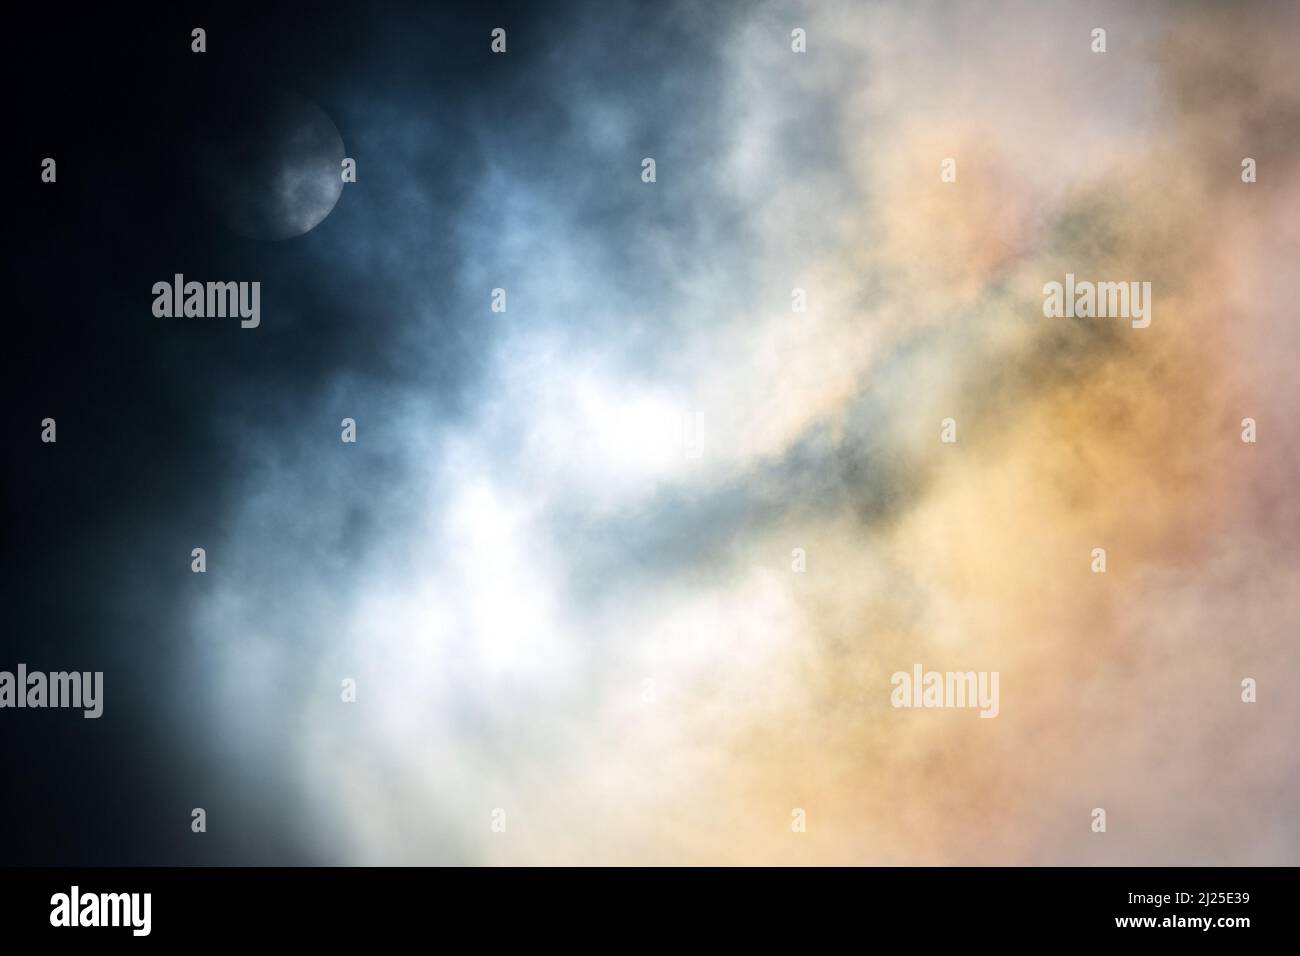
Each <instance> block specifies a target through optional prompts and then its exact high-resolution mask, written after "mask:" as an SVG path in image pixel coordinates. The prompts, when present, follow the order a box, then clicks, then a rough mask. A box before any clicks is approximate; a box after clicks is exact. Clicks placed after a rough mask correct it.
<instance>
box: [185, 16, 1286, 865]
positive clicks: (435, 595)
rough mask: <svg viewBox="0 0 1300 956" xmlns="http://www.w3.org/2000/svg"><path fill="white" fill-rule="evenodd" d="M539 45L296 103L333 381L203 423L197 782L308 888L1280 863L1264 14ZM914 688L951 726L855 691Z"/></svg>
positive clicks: (1281, 230) (1271, 81)
mask: <svg viewBox="0 0 1300 956" xmlns="http://www.w3.org/2000/svg"><path fill="white" fill-rule="evenodd" d="M551 27H552V29H551V31H550V32H549V34H548V35H540V34H539V33H538V32H536V31H534V32H532V33H530V34H528V35H525V34H523V33H516V34H512V38H511V42H512V44H514V45H515V47H516V48H517V49H520V50H523V49H525V48H527V49H529V50H530V51H531V52H530V53H529V54H528V55H530V56H532V57H533V58H534V59H533V61H532V62H533V63H534V65H535V67H536V68H537V69H538V70H541V69H542V68H544V69H545V74H544V76H542V75H541V74H540V73H539V74H538V75H535V76H533V77H531V78H529V77H527V76H523V75H516V76H515V77H514V78H513V79H511V80H509V81H503V82H501V83H498V84H496V85H494V86H492V87H491V88H489V89H485V90H482V91H468V92H467V93H466V97H465V99H464V101H463V102H462V103H461V105H460V106H459V107H448V106H446V105H444V106H443V107H442V108H443V109H444V110H446V111H448V113H449V114H454V115H450V116H448V117H445V118H439V117H437V116H433V118H430V116H432V115H433V114H430V113H425V112H422V111H421V108H420V106H419V104H418V103H415V102H412V101H410V100H409V99H402V98H395V99H392V100H388V99H385V98H384V96H383V94H382V91H380V90H378V89H377V87H376V86H375V85H373V84H372V85H370V86H366V85H365V84H361V85H360V87H359V88H358V89H357V90H356V91H354V93H353V95H352V97H351V98H350V99H348V100H346V101H344V102H341V103H339V104H336V107H337V108H336V109H335V111H334V114H333V115H334V119H335V120H336V121H337V123H338V125H339V128H340V130H341V131H342V134H343V137H344V140H345V143H346V147H347V150H348V155H349V156H358V157H361V158H360V160H359V169H360V170H361V175H360V177H359V182H358V183H357V184H356V185H355V186H351V185H350V186H348V187H347V189H345V194H344V196H343V198H342V200H340V203H339V207H338V208H337V209H336V210H335V212H334V213H333V214H332V215H331V217H330V219H329V220H327V221H326V223H325V224H324V225H322V226H321V227H320V228H319V229H318V231H317V232H318V234H314V235H313V236H312V237H310V241H311V242H312V243H314V245H312V246H310V247H309V248H310V249H311V251H312V254H313V255H314V256H316V257H318V260H319V261H318V265H319V269H318V270H317V271H318V272H319V273H320V274H321V275H323V276H328V277H329V278H328V279H326V280H323V281H325V282H326V283H327V286H328V288H330V289H333V290H335V291H337V292H338V294H340V295H354V296H356V301H357V302H358V303H360V304H358V305H357V306H356V307H354V308H353V310H352V315H353V316H354V317H355V321H356V327H355V331H354V332H351V333H349V334H351V335H355V337H356V338H357V340H358V341H359V342H360V341H365V342H367V343H369V344H368V345H367V347H366V348H367V350H366V352H365V354H366V355H367V356H369V357H370V359H371V361H370V362H369V364H362V363H358V362H354V363H350V364H349V365H348V366H347V371H346V374H342V373H340V374H338V375H329V376H326V377H325V378H324V379H323V381H324V382H325V383H326V384H323V385H319V386H316V387H313V388H311V389H310V390H306V391H304V392H300V393H297V394H293V395H278V396H274V397H272V398H269V399H268V398H267V391H266V389H265V388H264V384H263V383H262V382H261V381H260V380H259V379H257V378H253V377H250V378H249V379H248V380H247V381H246V382H243V383H236V384H234V385H232V386H231V387H230V388H229V390H228V391H227V392H226V393H225V395H224V396H223V400H224V401H225V405H224V409H225V419H224V421H225V425H226V426H227V430H226V432H225V433H224V439H225V440H226V441H228V442H229V444H230V447H232V448H234V449H236V452H235V457H234V460H233V463H232V472H233V474H234V475H236V476H237V477H236V481H237V484H236V486H235V487H234V488H233V489H231V493H230V501H231V502H232V504H231V508H230V512H229V513H228V514H226V515H225V517H224V519H223V521H222V525H221V526H222V532H221V536H220V540H218V541H215V542H213V544H212V545H211V547H210V553H211V555H212V558H211V560H212V562H213V565H214V567H215V568H219V569H220V570H219V571H214V572H213V573H212V574H210V575H209V577H210V579H211V580H210V581H209V582H207V583H208V591H207V593H206V594H205V595H204V596H203V597H201V598H196V603H195V605H194V607H193V614H192V619H191V621H190V628H191V630H192V633H193V635H194V643H193V648H192V655H193V656H192V663H193V668H194V674H195V675H199V676H196V677H195V679H196V680H197V681H199V682H200V685H201V686H202V687H203V688H204V690H203V692H202V696H203V698H204V699H205V700H209V701H211V702H213V706H214V708H215V713H216V714H218V715H219V716H217V717H216V718H215V724H216V726H217V727H218V728H219V734H218V736H219V739H220V740H221V741H222V743H221V744H219V745H217V748H216V754H217V757H218V760H219V763H220V764H221V765H222V766H225V767H227V768H228V769H229V773H230V774H231V775H232V778H234V779H238V780H241V781H244V782H245V783H246V785H247V786H248V787H251V788H253V791H254V792H257V788H259V787H263V788H266V789H267V790H268V791H269V790H271V789H274V790H275V794H274V797H275V799H276V800H277V801H280V804H282V805H283V806H285V807H292V808H296V809H295V810H294V812H293V815H292V819H291V820H286V821H285V829H286V831H288V832H290V833H292V835H293V839H295V840H296V841H298V842H299V843H300V844H301V845H302V846H304V847H306V848H307V851H306V852H307V853H309V854H310V855H311V856H312V857H313V858H315V859H319V860H324V861H332V862H360V863H566V864H567V863H633V862H636V863H743V864H749V863H851V864H857V863H880V864H906V863H924V864H944V863H946V864H989V863H993V864H1015V863H1032V864H1099V863H1112V864H1137V863H1144V864H1171V863H1172V864H1185V863H1225V864H1226V863H1294V862H1295V861H1296V859H1297V853H1298V851H1300V834H1298V833H1297V829H1296V823H1295V813H1294V810H1295V806H1296V802H1297V799H1298V798H1300V789H1298V788H1300V780H1298V778H1297V766H1298V764H1297V758H1296V754H1295V738H1294V733H1295V728H1296V727H1297V725H1298V724H1300V704H1298V703H1297V697H1296V695H1295V694H1294V693H1292V692H1291V690H1290V688H1291V687H1293V686H1294V681H1295V679H1296V677H1297V674H1296V670H1297V666H1298V665H1300V651H1298V650H1297V644H1296V639H1295V638H1296V633H1295V626H1296V621H1297V620H1298V619H1300V545H1298V542H1300V538H1298V537H1297V532H1300V514H1298V513H1297V500H1296V496H1295V494H1294V485H1295V481H1296V475H1297V464H1298V461H1297V454H1296V451H1295V449H1296V448H1297V447H1298V446H1297V441H1300V428H1297V424H1296V421H1297V419H1296V410H1297V408H1300V385H1298V384H1297V378H1296V376H1295V374H1294V369H1293V366H1294V360H1295V356H1296V354H1297V346H1298V345H1300V341H1298V337H1300V334H1298V333H1297V331H1296V330H1297V323H1296V314H1295V302H1296V301H1297V297H1298V296H1300V279H1298V278H1297V275H1298V273H1297V270H1296V269H1295V263H1296V262H1297V261H1298V257H1297V254H1298V253H1300V227H1298V226H1297V223H1298V222H1300V215H1298V214H1300V169H1298V167H1297V157H1300V122H1298V120H1300V71H1298V70H1297V67H1296V65H1295V56H1294V54H1295V39H1296V37H1297V36H1300V8H1297V7H1296V6H1295V5H1294V4H1287V3H1276V4H1266V3H1259V4H1251V3H1247V4H1232V5H1228V4H1222V5H1219V4H1194V3H1160V4H1156V3H1149V4H1141V5H1137V4H1127V3H1116V4H1110V5H1105V4H1103V5H1083V4H1062V3H1030V2H1025V3H1012V4H967V5H961V7H960V8H958V5H939V4H934V5H931V4H913V3H903V2H899V3H889V4H860V3H849V2H842V3H824V2H819V3H815V4H808V5H806V6H790V5H785V4H774V3H772V4H757V5H753V4H735V5H727V6H725V7H721V6H715V5H713V4H709V5H697V4H687V3H683V4H681V5H679V6H676V7H674V8H672V9H671V11H659V12H657V13H656V14H655V15H654V16H653V17H652V16H650V15H649V14H648V13H637V12H633V11H632V9H631V8H618V9H616V10H613V11H611V12H610V13H609V14H608V16H605V15H602V16H600V17H594V18H582V17H576V16H575V17H573V18H572V19H569V18H565V17H559V18H557V19H556V20H555V21H554V22H553V23H552V24H551ZM796 27H800V28H803V29H805V30H806V31H807V47H808V52H807V53H806V54H795V53H792V52H791V48H790V31H791V30H792V29H794V28H796ZM1094 27H1103V28H1105V29H1106V31H1107V43H1108V50H1107V52H1106V53H1104V54H1099V53H1094V52H1092V50H1091V49H1090V42H1091V41H1090V33H1091V30H1092V29H1093V28H1094ZM372 39H373V42H374V43H376V44H377V46H378V48H379V49H380V50H383V49H385V47H384V44H385V43H388V44H390V45H392V46H393V48H394V49H398V50H400V49H402V48H403V47H402V43H403V41H402V40H401V38H399V37H397V36H396V35H393V36H387V37H385V36H379V37H376V38H372ZM509 55H510V56H514V55H515V54H514V53H511V54H509ZM512 103H518V104H521V105H520V106H517V107H516V106H512V105H511V104H512ZM646 156H650V157H654V158H655V159H656V162H657V182H656V183H654V184H653V185H649V184H645V183H642V182H641V181H640V178H639V173H640V161H641V159H642V158H643V157H646ZM453 157H454V161H453ZM949 157H951V158H954V159H955V160H956V170H957V181H956V182H955V183H944V182H942V181H941V178H940V164H941V162H942V161H943V160H944V159H945V158H949ZM1244 157H1252V158H1254V159H1255V160H1256V161H1257V163H1258V169H1259V180H1258V182H1257V183H1254V184H1246V183H1243V182H1242V179H1241V160H1242V159H1243V158H1244ZM432 183H436V185H431V184H432ZM435 193H436V195H435ZM448 195H450V196H452V197H454V198H453V199H452V200H448V199H447V196H448ZM1066 273H1073V274H1075V275H1077V276H1078V277H1079V278H1080V279H1093V280H1113V281H1149V282H1150V283H1151V284H1152V289H1153V294H1152V295H1153V301H1152V305H1153V309H1152V323H1151V325H1150V327H1149V328H1145V329H1135V328H1132V327H1131V326H1130V324H1129V323H1128V322H1127V321H1116V320H1111V319H1064V318H1057V319H1049V318H1045V317H1044V315H1043V286H1044V284H1045V283H1047V282H1051V281H1062V280H1063V278H1064V276H1065V275H1066ZM266 286H267V288H268V291H267V292H266V293H265V295H266V300H265V304H264V306H263V311H264V314H265V315H266V316H267V319H266V320H265V325H266V327H267V328H266V330H265V331H266V332H267V334H268V335H274V334H276V331H275V328H276V320H275V318H274V316H275V314H276V313H275V312H274V307H275V305H276V300H275V293H274V290H273V284H272V283H271V282H270V281H268V282H267V283H266ZM494 287H502V288H505V289H506V290H507V296H508V299H507V302H508V306H507V311H506V312H504V313H493V312H492V311H491V310H490V309H489V302H490V292H491V290H492V289H493V288H494ZM795 288H801V289H804V290H806V294H807V303H808V307H807V311H806V312H794V311H792V309H791V290H792V289H795ZM361 293H364V295H363V294H361ZM280 302H281V311H280V313H279V315H280V316H281V319H280V322H281V323H282V325H281V328H284V325H283V323H285V322H287V321H290V320H288V319H286V318H285V316H286V314H288V313H291V312H292V305H291V304H290V298H289V297H288V296H287V295H284V296H282V297H281V300H280ZM292 321H296V322H299V323H300V326H297V327H299V328H308V327H309V326H310V316H307V315H302V316H300V317H297V318H295V319H293V320H292ZM304 361H306V362H309V363H310V362H312V361H313V359H312V358H311V356H310V355H308V356H305V357H304ZM268 409H272V410H275V411H274V412H273V413H268ZM345 416H347V417H352V418H355V420H356V421H357V423H358V442H357V444H356V445H355V446H354V445H345V444H343V443H341V442H339V440H338V432H337V428H336V427H335V423H337V422H339V421H340V420H341V419H342V418H343V417H345ZM1246 417H1250V418H1253V419H1255V420H1256V422H1257V423H1258V429H1259V440H1258V442H1257V443H1255V444H1246V443H1243V442H1242V441H1241V439H1240V433H1241V421H1242V419H1243V418H1246ZM945 418H952V419H954V420H955V422H956V428H957V436H958V440H957V441H956V442H955V443H952V444H947V443H943V442H941V441H940V428H941V422H942V421H943V420H944V419H945ZM1098 547H1102V548H1105V549H1106V554H1107V562H1108V567H1107V571H1106V573H1105V574H1094V573H1093V572H1092V570H1091V567H1090V565H1091V562H1092V557H1091V555H1092V550H1093V549H1094V548H1098ZM794 549H803V550H804V551H805V552H806V555H807V570H806V572H805V573H802V574H800V573H795V572H793V571H792V551H793V550H794ZM915 663H921V664H923V665H924V666H925V667H926V668H928V669H932V670H954V671H967V670H976V671H997V672H999V673H1000V675H1001V701H1000V713H999V715H998V716H997V718H996V719H990V720H984V719H979V718H978V717H977V716H976V714H975V712H973V711H970V710H913V709H895V708H893V707H891V706H890V690H891V688H890V675H891V674H892V673H894V672H895V671H899V670H903V671H909V672H910V671H911V668H912V666H913V664H915ZM1247 677H1250V678H1254V679H1256V680H1257V681H1258V684H1259V701H1258V703H1256V704H1253V705H1247V704H1244V703H1242V701H1241V681H1242V680H1243V679H1244V678H1247ZM344 678H352V679H355V681H356V682H357V697H358V699H357V702H356V703H355V704H345V703H343V702H342V701H341V700H340V691H339V688H340V682H341V681H342V680H343V679H344ZM280 804H277V805H280ZM1096 807H1101V808H1105V809H1106V811H1107V814H1108V829H1107V832H1106V833H1105V834H1096V833H1093V832H1092V831H1091V829H1090V826H1089V824H1090V822H1091V817H1090V814H1091V812H1092V810H1093V808H1096ZM495 808H501V809H504V810H505V812H506V818H507V820H508V825H507V829H506V832H505V833H494V832H492V831H491V829H490V823H491V820H492V817H491V814H492V811H493V810H494V809H495ZM794 808H802V809H804V810H805V811H806V813H807V832H806V833H794V832H792V830H791V825H790V823H791V811H792V810H793V809H794Z"/></svg>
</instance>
